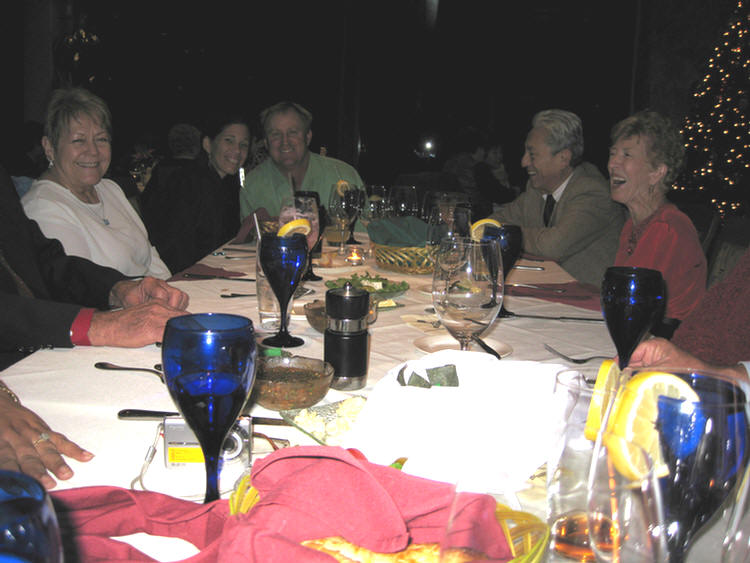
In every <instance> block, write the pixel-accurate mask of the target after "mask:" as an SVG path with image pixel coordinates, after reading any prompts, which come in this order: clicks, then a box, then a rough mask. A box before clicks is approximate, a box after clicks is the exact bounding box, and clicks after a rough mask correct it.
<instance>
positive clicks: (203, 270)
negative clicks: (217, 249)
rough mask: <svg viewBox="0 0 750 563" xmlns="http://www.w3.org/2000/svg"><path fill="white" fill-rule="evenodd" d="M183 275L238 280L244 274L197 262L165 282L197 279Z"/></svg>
mask: <svg viewBox="0 0 750 563" xmlns="http://www.w3.org/2000/svg"><path fill="white" fill-rule="evenodd" d="M183 274H197V275H200V276H217V277H220V278H238V277H242V276H245V275H247V274H245V273H244V272H233V271H231V270H225V269H224V268H214V267H212V266H207V265H206V264H201V263H200V262H198V263H197V264H193V265H192V266H190V267H189V268H186V269H184V270H182V271H181V272H178V273H176V274H175V275H173V276H172V277H171V278H169V279H168V280H167V281H186V280H188V281H189V280H195V279H199V278H186V277H185V276H184V275H183Z"/></svg>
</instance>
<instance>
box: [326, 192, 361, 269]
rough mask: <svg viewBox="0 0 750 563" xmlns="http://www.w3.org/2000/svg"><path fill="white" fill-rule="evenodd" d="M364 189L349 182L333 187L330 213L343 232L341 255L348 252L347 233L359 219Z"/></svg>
mask: <svg viewBox="0 0 750 563" xmlns="http://www.w3.org/2000/svg"><path fill="white" fill-rule="evenodd" d="M362 194H363V191H362V189H361V188H360V187H359V186H355V185H353V184H348V183H337V184H333V186H332V187H331V195H330V199H329V201H328V214H329V215H330V216H331V220H332V221H333V224H334V225H336V226H337V227H338V230H339V233H340V234H341V243H340V245H339V251H338V253H339V255H341V256H343V255H344V254H346V233H347V230H348V229H349V226H350V225H352V223H353V222H354V221H355V220H356V219H357V215H358V214H359V212H360V211H361V209H362V202H363V200H364V198H363V195H362Z"/></svg>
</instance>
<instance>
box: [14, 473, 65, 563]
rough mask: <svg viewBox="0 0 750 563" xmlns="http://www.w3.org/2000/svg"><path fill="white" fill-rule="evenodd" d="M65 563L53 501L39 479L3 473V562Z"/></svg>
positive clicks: (21, 474) (20, 474)
mask: <svg viewBox="0 0 750 563" xmlns="http://www.w3.org/2000/svg"><path fill="white" fill-rule="evenodd" d="M62 560H63V554H62V542H61V541H60V529H59V527H58V524H57V516H56V515H55V510H54V508H53V507H52V501H51V500H50V498H49V495H48V494H47V492H46V491H45V490H44V487H43V486H42V485H41V483H39V481H37V480H36V479H34V478H32V477H29V476H28V475H25V474H23V473H17V472H15V471H0V561H31V562H37V561H38V562H40V563H42V562H44V563H57V562H60V561H62Z"/></svg>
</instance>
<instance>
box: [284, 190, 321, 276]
mask: <svg viewBox="0 0 750 563" xmlns="http://www.w3.org/2000/svg"><path fill="white" fill-rule="evenodd" d="M289 208H291V209H292V210H293V211H292V213H290V212H285V210H286V209H289ZM292 219H307V220H308V221H309V222H310V233H309V234H308V235H307V248H308V250H309V251H310V252H309V253H308V259H307V270H305V275H304V276H303V277H302V281H320V280H322V279H323V278H321V277H320V276H318V275H317V274H315V272H313V263H312V254H313V249H314V248H315V245H317V244H318V241H319V240H320V237H321V229H320V222H321V221H320V195H319V194H318V192H312V191H299V192H295V193H294V197H293V198H292V197H286V198H283V199H282V203H281V212H280V213H279V227H281V226H282V225H283V224H285V223H288V222H289V221H291V220H292Z"/></svg>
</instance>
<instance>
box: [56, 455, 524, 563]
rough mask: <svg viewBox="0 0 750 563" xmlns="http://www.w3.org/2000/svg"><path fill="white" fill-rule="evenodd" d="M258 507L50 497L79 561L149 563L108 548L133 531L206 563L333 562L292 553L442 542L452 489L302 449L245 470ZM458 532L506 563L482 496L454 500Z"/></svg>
mask: <svg viewBox="0 0 750 563" xmlns="http://www.w3.org/2000/svg"><path fill="white" fill-rule="evenodd" d="M251 480H252V483H253V485H254V486H255V488H256V489H257V490H258V492H259V497H260V500H259V501H258V503H257V504H256V505H255V506H254V507H253V508H252V509H251V510H250V511H249V512H247V513H246V514H240V515H237V516H229V515H228V506H227V501H225V500H219V501H215V502H213V503H210V504H208V505H196V504H195V503H192V502H188V501H184V500H180V499H176V498H173V497H169V496H167V495H162V494H159V493H152V492H145V491H130V490H127V489H120V488H116V487H85V488H80V489H69V490H66V491H58V492H53V493H52V497H53V501H54V503H55V508H56V511H57V514H58V518H59V519H60V522H61V529H62V534H63V538H64V540H72V541H73V543H74V545H73V549H74V550H75V551H76V556H77V557H76V558H71V560H81V561H122V562H125V561H154V560H153V559H151V558H150V557H148V556H146V555H145V554H143V553H141V552H140V551H138V550H136V549H135V548H133V547H131V546H130V545H128V544H125V543H122V542H120V541H117V540H114V539H112V536H123V535H128V534H133V533H137V532H146V533H150V534H154V535H162V536H168V537H180V538H183V539H185V540H188V541H190V542H192V543H193V544H194V545H195V546H196V547H198V548H199V549H200V550H201V552H200V553H199V554H197V555H195V556H193V557H189V558H187V559H184V560H183V561H189V562H207V561H249V562H253V561H258V562H261V561H262V562H270V563H274V562H279V563H281V562H287V561H313V562H315V561H319V562H321V563H324V562H329V561H332V560H331V559H330V558H329V556H327V555H325V554H323V553H320V552H317V551H314V550H311V549H308V548H306V547H303V546H302V545H300V542H301V541H303V540H306V539H314V538H322V537H328V536H343V537H344V538H345V539H347V540H349V541H350V542H352V543H355V544H357V545H360V546H362V547H366V548H368V549H371V550H373V551H400V550H401V549H403V548H404V547H406V545H407V544H408V543H409V542H416V543H426V542H439V541H441V539H442V537H443V535H444V532H445V527H446V524H447V518H448V515H449V513H450V509H451V503H452V501H453V498H454V487H453V486H452V485H450V484H448V483H437V482H434V481H428V480H425V479H420V478H417V477H412V476H410V475H406V474H404V473H402V472H400V471H398V470H396V469H393V468H391V467H385V466H379V465H376V464H373V463H370V462H368V461H366V460H365V459H364V458H363V456H362V455H361V454H358V452H352V451H346V450H343V449H341V448H333V447H318V446H314V447H313V446H303V447H294V448H286V449H282V450H278V451H276V452H274V453H272V454H270V455H268V456H267V457H266V458H264V459H262V460H258V461H256V462H255V464H254V465H253V469H252V476H251ZM456 502H457V503H458V504H457V507H458V514H459V515H460V516H459V527H467V526H468V525H469V524H470V523H477V522H478V523H479V524H480V525H479V530H480V533H479V534H477V535H476V539H475V543H474V544H473V545H472V546H471V547H473V548H474V549H477V550H479V551H483V552H484V553H486V554H487V555H489V556H490V558H491V560H492V561H507V560H509V559H511V557H512V556H511V552H510V549H509V547H508V544H507V541H506V538H505V535H504V533H503V530H502V528H501V527H500V525H499V524H498V522H497V520H496V519H495V517H494V513H495V501H494V499H493V498H492V497H491V496H489V495H477V494H469V493H460V494H459V495H458V497H457V499H456Z"/></svg>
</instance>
